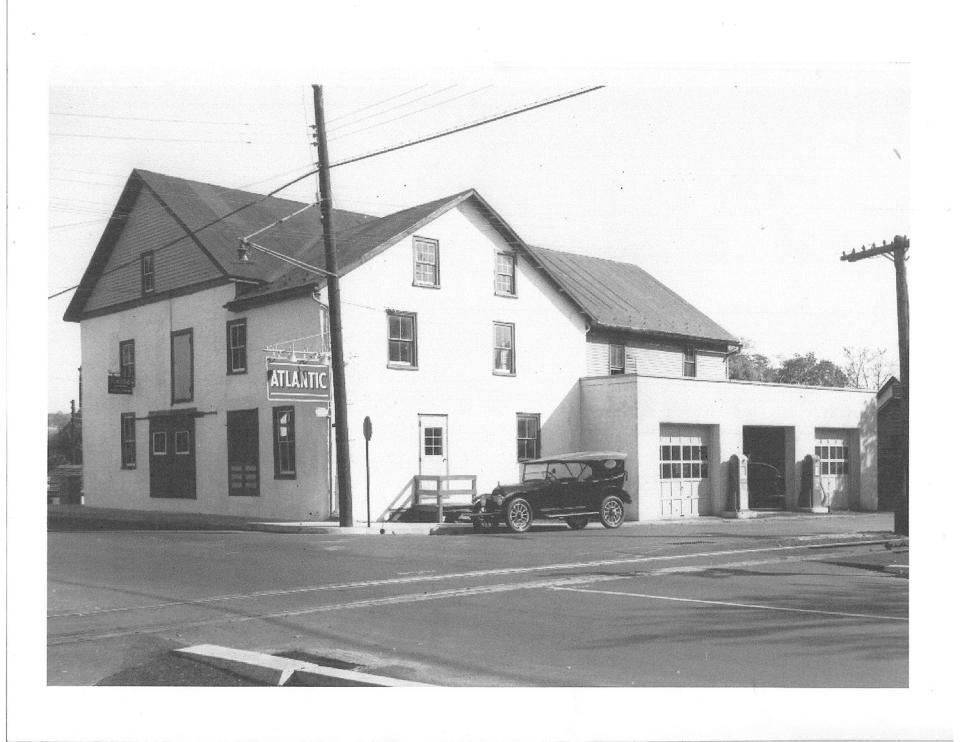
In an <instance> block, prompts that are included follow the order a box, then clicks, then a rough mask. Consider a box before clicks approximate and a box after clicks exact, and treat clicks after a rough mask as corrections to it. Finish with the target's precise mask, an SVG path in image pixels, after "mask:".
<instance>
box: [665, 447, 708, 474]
mask: <svg viewBox="0 0 960 742" xmlns="http://www.w3.org/2000/svg"><path fill="white" fill-rule="evenodd" d="M707 449H708V446H676V445H670V446H660V478H661V479H707V478H708V477H709V476H710V473H709V470H708V468H707V458H708V455H707V454H708V450H707Z"/></svg>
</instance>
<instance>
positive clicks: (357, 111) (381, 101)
mask: <svg viewBox="0 0 960 742" xmlns="http://www.w3.org/2000/svg"><path fill="white" fill-rule="evenodd" d="M425 87H427V85H426V84H424V85H419V86H417V87H415V88H410V90H407V91H405V92H403V93H397V95H392V96H390V97H389V98H384V99H383V100H380V101H377V102H376V103H371V104H369V105H367V106H362V107H360V108H355V109H353V110H352V111H350V112H349V113H344V114H342V115H340V116H334V117H333V118H332V119H330V120H329V121H327V122H326V123H328V124H332V123H333V122H334V121H342V120H343V119H347V118H350V117H351V116H353V115H354V114H356V113H360V112H361V111H366V110H369V109H371V108H376V107H377V106H382V105H383V104H384V103H389V102H390V101H392V100H396V99H397V98H402V97H403V96H405V95H409V94H410V93H415V92H417V91H418V90H423V89H424V88H425ZM388 110H389V109H388Z"/></svg>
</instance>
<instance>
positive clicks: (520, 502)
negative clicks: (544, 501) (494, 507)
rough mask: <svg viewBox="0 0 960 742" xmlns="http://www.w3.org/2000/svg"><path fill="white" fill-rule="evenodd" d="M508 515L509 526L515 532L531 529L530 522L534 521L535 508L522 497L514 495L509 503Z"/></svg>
mask: <svg viewBox="0 0 960 742" xmlns="http://www.w3.org/2000/svg"><path fill="white" fill-rule="evenodd" d="M506 515H507V517H506V520H507V526H508V527H509V528H510V530H511V531H513V532H514V533H523V532H524V531H526V530H529V528H530V524H531V523H533V508H531V507H530V503H529V502H527V501H526V500H524V499H523V498H522V497H514V498H513V499H512V500H511V501H510V502H508V503H507V508H506Z"/></svg>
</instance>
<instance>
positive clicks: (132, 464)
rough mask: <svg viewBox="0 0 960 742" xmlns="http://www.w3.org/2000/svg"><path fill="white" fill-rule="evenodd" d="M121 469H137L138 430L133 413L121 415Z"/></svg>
mask: <svg viewBox="0 0 960 742" xmlns="http://www.w3.org/2000/svg"><path fill="white" fill-rule="evenodd" d="M120 468H122V469H136V468H137V428H136V417H135V416H134V413H132V412H124V413H121V415H120Z"/></svg>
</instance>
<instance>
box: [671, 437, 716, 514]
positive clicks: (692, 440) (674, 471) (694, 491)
mask: <svg viewBox="0 0 960 742" xmlns="http://www.w3.org/2000/svg"><path fill="white" fill-rule="evenodd" d="M709 453H710V447H709V436H708V433H707V429H706V428H703V427H700V426H696V425H661V426H660V450H659V457H660V517H661V518H689V517H697V516H698V515H700V511H701V503H702V507H703V508H704V509H706V508H709V507H710V465H709V458H710V457H709Z"/></svg>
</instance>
